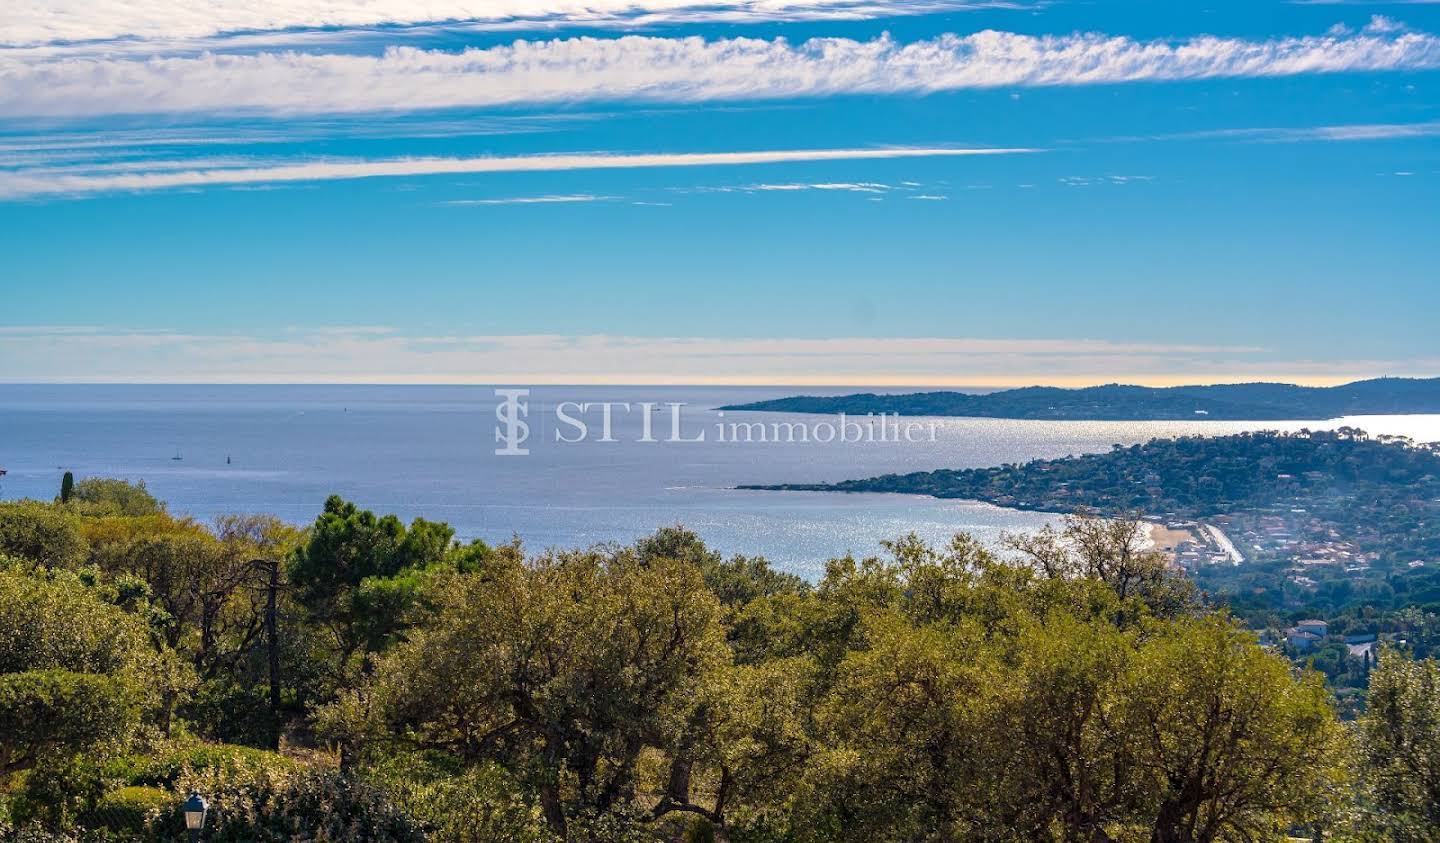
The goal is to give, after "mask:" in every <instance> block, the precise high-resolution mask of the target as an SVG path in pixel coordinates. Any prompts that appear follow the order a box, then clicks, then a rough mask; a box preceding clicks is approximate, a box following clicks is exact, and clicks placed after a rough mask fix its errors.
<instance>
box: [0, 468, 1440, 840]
mask: <svg viewBox="0 0 1440 843" xmlns="http://www.w3.org/2000/svg"><path fill="white" fill-rule="evenodd" d="M1357 472H1358V475H1363V474H1364V469H1363V468H1361V469H1357ZM1358 475H1357V476H1358ZM1207 476H1210V477H1214V478H1217V480H1218V482H1220V484H1221V487H1220V488H1221V491H1222V492H1224V490H1225V489H1227V488H1228V486H1227V485H1226V482H1227V481H1226V480H1225V475H1224V473H1223V472H1221V473H1212V474H1210V475H1207ZM79 485H80V484H77V496H78V488H79ZM1204 485H1205V488H1207V489H1211V491H1213V486H1214V484H1211V483H1206V484H1204ZM1198 488H1199V487H1198V486H1197V489H1198ZM1197 494H1201V493H1200V492H1198V491H1197ZM1204 494H1206V495H1208V494H1209V492H1205V493H1204ZM116 497H118V495H117V494H112V495H110V497H109V498H107V500H109V499H113V498H116ZM92 503H93V502H92ZM85 506H88V504H87V505H81V504H80V503H79V502H77V501H72V503H71V504H70V505H67V506H60V505H54V506H50V505H42V504H35V503H23V504H13V505H12V504H7V505H0V524H8V525H9V527H8V528H7V529H9V532H8V533H7V532H4V531H3V530H0V536H10V537H17V536H18V537H20V538H19V539H16V541H15V543H16V544H17V545H25V546H26V547H28V548H29V549H30V550H29V552H27V553H26V556H25V557H24V558H23V559H21V558H19V553H18V552H17V551H15V550H13V549H9V548H8V546H6V549H5V550H4V552H5V553H10V554H13V555H14V556H15V557H16V558H13V559H12V558H9V557H0V754H3V757H0V761H3V763H4V764H5V765H6V770H7V771H8V782H5V783H4V784H5V787H4V788H0V791H8V792H5V793H3V794H0V817H4V818H5V819H4V821H5V822H9V823H12V825H11V826H7V827H5V828H4V829H3V830H0V839H5V840H8V839H18V838H21V837H24V835H31V837H32V838H33V839H36V840H42V839H45V838H44V837H43V835H44V834H58V835H69V838H67V839H79V838H80V837H85V836H87V835H88V838H89V839H96V840H99V839H102V838H105V837H107V836H108V837H109V838H110V839H150V840H161V841H164V840H176V841H178V840H182V839H184V832H183V829H182V827H181V819H180V816H179V813H178V810H179V805H180V803H181V802H182V801H183V798H184V797H185V796H186V795H188V794H189V793H190V792H191V791H192V790H194V791H196V792H199V793H201V794H202V795H204V796H206V798H207V799H209V800H210V803H211V805H212V813H211V816H210V826H209V830H208V831H207V836H206V839H208V840H230V841H241V840H245V841H251V840H257V841H263V840H275V841H280V840H293V839H308V840H314V841H339V840H375V841H391V840H420V839H429V840H435V841H455V842H456V843H470V841H475V843H480V841H486V842H487V843H488V841H513V842H514V843H562V841H576V843H582V841H583V843H602V841H603V843H629V841H634V842H635V843H655V841H660V840H671V841H673V840H687V841H707V840H714V839H722V840H729V841H732V843H742V842H743V843H781V842H782V841H783V842H784V843H811V841H813V843H820V841H826V843H828V841H864V843H871V841H897V843H898V841H910V840H918V841H924V840H930V841H937V843H938V841H958V840H977V841H1010V840H1022V839H1023V840H1035V841H1056V843H1059V841H1066V843H1070V841H1079V840H1086V841H1100V840H1108V841H1116V843H1119V842H1120V841H1127V842H1128V841H1140V840H1151V841H1155V843H1159V841H1165V843H1171V841H1186V843H1191V842H1192V841H1193V843H1200V841H1207V843H1209V841H1220V840H1267V839H1278V837H1279V836H1281V835H1283V834H1287V833H1298V832H1301V831H1303V832H1306V833H1319V832H1321V831H1325V832H1326V833H1329V832H1331V831H1338V830H1340V829H1341V824H1340V823H1339V821H1338V819H1337V816H1338V815H1339V814H1343V813H1345V812H1346V811H1348V810H1350V808H1351V807H1352V804H1351V802H1350V801H1349V793H1350V792H1351V791H1353V790H1355V789H1356V786H1354V785H1352V784H1351V783H1350V779H1349V778H1348V777H1347V775H1346V771H1345V767H1346V765H1345V763H1344V761H1345V758H1346V754H1347V752H1349V751H1350V747H1349V744H1348V742H1347V740H1346V735H1345V732H1344V730H1343V729H1342V727H1341V725H1340V724H1339V722H1338V720H1337V718H1336V715H1335V712H1334V710H1333V709H1332V707H1331V702H1330V700H1329V699H1328V696H1327V693H1326V691H1325V688H1324V685H1323V683H1322V680H1321V676H1320V674H1319V673H1316V672H1309V673H1301V672H1298V671H1296V670H1294V669H1292V667H1291V665H1289V664H1288V663H1287V662H1286V661H1285V660H1284V659H1283V658H1281V657H1279V656H1277V655H1274V654H1271V653H1268V652H1266V651H1264V650H1263V649H1261V648H1260V647H1259V646H1258V645H1257V643H1256V642H1255V641H1254V640H1253V639H1252V638H1251V637H1250V635H1249V634H1248V633H1246V632H1243V631H1241V630H1239V629H1238V628H1237V627H1236V626H1235V625H1234V624H1233V623H1232V622H1231V621H1230V620H1229V619H1228V618H1227V617H1225V616H1224V615H1223V614H1221V613H1217V612H1215V611H1214V610H1213V609H1210V608H1207V607H1206V606H1205V605H1204V604H1203V603H1202V602H1201V601H1200V598H1199V597H1198V595H1197V593H1196V592H1195V590H1194V589H1193V588H1191V587H1190V586H1189V584H1188V583H1187V582H1186V581H1185V580H1184V579H1183V578H1182V577H1181V576H1179V575H1178V574H1177V573H1176V572H1175V571H1173V570H1171V569H1170V568H1169V567H1168V566H1167V565H1166V563H1165V561H1164V560H1163V559H1162V558H1161V557H1159V556H1158V555H1156V554H1154V553H1152V552H1149V551H1147V550H1145V549H1144V548H1143V546H1142V545H1141V543H1140V541H1139V539H1140V535H1139V533H1138V532H1137V530H1136V528H1135V525H1133V524H1127V523H1118V522H1107V521H1098V520H1094V519H1089V518H1076V519H1071V520H1070V521H1068V522H1067V524H1066V525H1065V527H1064V529H1063V530H1061V531H1059V532H1054V531H1051V532H1045V533H1041V534H1040V535H1037V536H1031V537H1028V538H1023V539H1016V540H1014V541H1013V542H1011V543H1010V544H1009V545H1008V546H1007V548H1004V549H999V550H997V549H992V548H987V547H984V546H982V545H981V544H980V543H979V542H978V541H976V540H975V539H973V538H971V537H968V536H957V537H956V538H955V540H954V541H953V542H951V543H950V544H949V545H947V546H944V547H932V546H929V545H927V544H926V543H924V542H921V541H920V540H918V539H917V538H915V537H914V536H910V537H905V538H902V539H899V540H897V541H894V542H890V543H888V544H887V546H886V552H885V554H884V555H882V556H878V557H867V558H858V559H857V558H852V557H846V558H842V559H835V560H831V561H830V562H829V563H828V564H827V565H826V568H825V575H824V577H823V578H822V579H821V580H820V581H819V582H818V583H816V584H815V585H813V586H812V585H810V584H808V583H805V582H803V581H801V580H799V579H798V578H796V577H794V576H792V575H789V574H785V573H782V572H778V571H775V570H772V569H771V568H770V567H769V565H768V564H766V563H765V561H764V560H761V559H748V558H744V557H735V558H731V559H726V558H724V557H722V556H721V555H720V554H718V553H716V552H714V551H712V550H710V549H709V548H707V547H706V546H705V545H704V543H703V542H702V541H701V540H700V538H699V537H698V536H696V535H695V534H694V533H692V532H689V531H687V530H684V529H683V528H678V527H676V528H668V529H664V530H660V531H658V532H657V533H655V534H653V535H651V536H649V537H647V538H645V539H642V540H641V541H639V542H637V543H636V544H635V545H634V546H631V547H618V546H608V545H607V546H600V547H596V548H592V549H590V550H577V551H566V552H558V551H557V552H549V553H545V554H541V555H539V556H534V557H527V556H526V555H525V554H524V553H523V552H522V550H521V547H520V545H519V544H518V541H517V542H516V543H513V544H510V545H506V546H501V547H496V548H491V547H489V546H488V545H485V544H483V543H479V542H475V543H471V544H469V545H460V544H457V543H455V542H454V540H453V534H452V532H451V531H450V529H449V527H447V526H446V525H444V524H438V523H433V522H427V521H424V520H423V519H417V520H416V521H414V522H412V523H411V524H410V525H409V526H408V527H407V526H406V525H404V524H402V523H401V522H400V521H399V519H397V518H394V517H393V516H385V517H377V516H376V515H374V514H373V513H369V512H364V511H362V510H359V509H358V508H357V507H355V506H354V505H353V504H349V503H347V502H345V501H343V500H341V499H339V498H332V499H330V500H329V501H328V502H327V504H326V510H325V512H324V513H322V514H321V516H320V517H319V518H318V519H317V521H316V523H315V525H314V526H313V527H312V528H311V529H310V530H308V531H307V532H305V533H303V534H300V533H299V531H296V530H293V529H290V528H287V527H285V526H284V525H283V524H280V523H279V522H277V521H275V520H274V519H266V518H240V517H232V518H227V519H221V520H220V521H218V522H217V523H216V524H215V526H214V527H213V528H207V527H205V526H202V525H200V524H197V523H195V522H192V521H189V520H186V519H183V518H174V517H171V516H169V515H167V514H165V513H164V512H163V510H160V509H157V508H146V507H138V508H128V509H127V508H126V507H122V506H120V505H116V506H108V505H107V506H106V507H98V508H96V509H93V510H87V509H86V508H85ZM7 518H8V521H7V520H6V519H7ZM17 525H19V526H17ZM37 525H38V526H37ZM56 525H60V529H58V530H56V529H51V528H52V527H55V526H56ZM42 528H43V529H42ZM67 531H68V532H67ZM67 535H69V536H70V537H71V538H73V539H75V541H74V542H72V544H74V547H72V549H71V550H70V551H67V552H66V553H68V554H69V559H70V561H69V562H68V563H67V564H68V565H69V566H70V567H71V568H72V570H66V569H65V568H64V567H46V566H44V565H41V564H38V563H37V562H36V561H35V559H34V555H33V554H37V553H38V554H39V555H41V556H42V557H46V558H55V555H54V554H52V553H50V550H49V548H48V547H47V546H46V544H45V542H46V541H48V539H37V537H38V536H58V537H59V538H58V539H57V541H60V542H61V543H62V544H63V543H64V542H66V541H69V539H66V538H65V536H67ZM37 542H38V544H37ZM75 548H79V557H77V556H76V551H75ZM61 556H62V557H63V556H65V554H64V553H62V554H61ZM87 557H88V561H89V565H87V566H83V567H78V566H80V564H81V562H80V561H77V560H83V558H87ZM1397 593H1398V592H1397ZM1437 617H1440V616H1437V615H1436V614H1435V613H1434V612H1426V611H1420V610H1418V609H1417V610H1415V611H1414V612H1411V613H1410V614H1408V615H1407V616H1406V619H1405V620H1404V626H1403V630H1405V632H1406V634H1407V635H1410V636H1411V637H1412V638H1413V639H1414V641H1415V643H1416V644H1417V646H1422V647H1429V646H1432V644H1433V643H1434V642H1432V641H1431V639H1434V640H1435V641H1440V620H1436V618H1437ZM1276 620H1277V621H1279V622H1284V623H1288V622H1291V621H1293V620H1294V617H1291V616H1278V617H1277V618H1276ZM1391 622H1394V623H1397V624H1398V623H1399V621H1397V620H1393V619H1385V618H1382V617H1380V616H1378V615H1374V614H1370V615H1365V614H1359V613H1357V614H1356V615H1354V616H1351V617H1347V618H1346V619H1344V620H1343V621H1340V622H1337V623H1336V625H1335V627H1334V630H1333V631H1334V632H1336V633H1337V634H1349V633H1350V632H1353V631H1356V630H1363V631H1366V632H1373V631H1377V628H1378V626H1379V625H1380V624H1382V623H1391ZM1395 629H1396V630H1397V631H1398V630H1400V629H1402V627H1400V626H1396V627H1395ZM1347 659H1348V657H1347V656H1345V655H1344V654H1343V653H1342V648H1341V647H1340V645H1339V644H1337V643H1334V642H1332V643H1331V645H1330V646H1328V647H1325V648H1322V649H1320V650H1319V651H1318V652H1317V653H1316V654H1315V665H1316V666H1317V667H1318V668H1320V669H1322V670H1326V671H1331V672H1332V673H1333V672H1334V671H1342V672H1343V675H1346V676H1349V675H1352V674H1353V673H1354V668H1353V665H1351V664H1350V663H1349V661H1348V660H1347ZM1374 673H1375V679H1374V680H1373V681H1374V684H1373V686H1372V696H1371V707H1370V711H1369V712H1368V713H1367V714H1366V716H1365V717H1366V719H1365V720H1364V721H1362V723H1361V726H1360V729H1359V733H1360V736H1361V746H1362V748H1363V753H1362V754H1361V760H1360V761H1359V762H1358V766H1359V770H1358V772H1357V780H1358V781H1362V782H1365V784H1364V785H1363V786H1362V788H1361V789H1362V792H1363V796H1364V798H1363V799H1362V800H1361V801H1360V802H1359V803H1357V805H1358V807H1357V810H1356V811H1355V812H1354V813H1356V814H1357V816H1358V818H1359V821H1358V824H1356V825H1355V827H1354V828H1353V829H1351V830H1352V831H1353V832H1354V833H1355V834H1356V835H1358V836H1360V837H1362V838H1364V837H1365V836H1366V835H1369V836H1370V838H1373V839H1377V840H1379V839H1389V840H1427V839H1431V838H1429V837H1427V836H1426V835H1427V834H1429V833H1430V832H1429V831H1428V830H1429V829H1431V828H1433V827H1435V825H1436V823H1437V814H1436V808H1435V801H1434V799H1433V794H1434V793H1435V792H1440V784H1437V783H1436V782H1434V781H1431V779H1432V778H1436V776H1435V775H1432V774H1433V773H1434V772H1435V770H1440V749H1437V747H1440V727H1437V725H1436V724H1437V723H1440V702H1436V700H1437V699H1440V668H1436V667H1435V665H1434V663H1433V662H1419V663H1412V662H1409V661H1407V660H1405V659H1404V658H1402V657H1400V656H1398V655H1394V654H1390V655H1386V656H1385V657H1384V659H1383V660H1382V662H1381V664H1380V667H1378V668H1376V670H1375V671H1374ZM1334 675H1340V674H1339V673H1335V674H1334ZM1361 675H1363V673H1362V674H1361ZM1352 704H1353V703H1352ZM162 736H166V737H162ZM197 736H199V737H202V738H204V737H211V738H213V737H220V738H223V739H225V740H227V741H239V742H246V743H255V744H262V743H263V744H264V745H267V746H269V745H272V743H271V742H272V741H276V738H277V736H278V737H279V738H280V739H279V740H278V741H276V742H275V744H274V745H277V746H283V747H285V751H286V754H283V755H282V754H279V753H275V752H268V751H262V750H259V749H253V748H249V747H244V746H234V745H227V744H208V743H202V742H197V740H196V737H197ZM336 748H338V749H339V750H340V753H339V755H340V767H341V769H340V770H336V769H334V763H335V760H336V759H335V754H334V750H335V749H336ZM1431 768H1434V769H1433V770H1432V769H1431ZM0 778H3V776H0ZM16 825H18V828H17V827H16ZM57 839H58V838H57Z"/></svg>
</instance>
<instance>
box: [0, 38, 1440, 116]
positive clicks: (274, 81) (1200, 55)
mask: <svg viewBox="0 0 1440 843" xmlns="http://www.w3.org/2000/svg"><path fill="white" fill-rule="evenodd" d="M1437 67H1440V37H1436V36H1435V35H1431V34H1428V33H1422V32H1399V33H1376V32H1366V33H1360V34H1346V35H1339V34H1327V35H1320V36H1308V37H1289V38H1276V39H1270V40H1263V41H1252V40H1245V39H1236V38H1218V37H1211V36H1202V37H1198V38H1192V39H1188V40H1183V41H1173V42H1172V41H1138V40H1135V39H1132V38H1128V37H1124V36H1108V35H1098V34H1087V33H1076V34H1071V35H1060V36H1032V35H1020V34H1016V33H1009V32H996V31H984V32H978V33H975V34H972V35H963V36H962V35H955V34H946V35H942V36H939V37H937V38H934V39H929V40H923V41H916V42H913V43H908V44H904V43H900V42H898V41H896V40H894V39H893V38H891V37H889V36H884V37H880V38H876V39H874V40H870V41H854V40H850V39H844V38H817V39H812V40H809V41H805V42H803V43H791V42H790V41H787V40H786V39H783V38H777V39H774V40H762V39H754V38H733V39H723V40H715V41H707V40H705V39H702V38H698V37H687V38H656V37H642V36H627V37H622V38H570V39H561V40H551V41H517V42H515V43H514V44H509V45H504V46H497V47H491V48H488V49H467V50H463V51H459V52H445V51H439V50H422V49H415V48H410V47H395V48H391V49H389V50H387V51H386V52H384V53H383V54H381V55H353V54H308V53H299V52H266V53H257V54H251V55H232V54H203V55H198V56H187V57H156V58H150V59H146V60H135V59H124V58H121V59H111V58H63V59H57V60H54V61H42V62H25V61H16V60H13V59H12V60H6V59H3V58H0V113H4V114H7V115H10V116H12V117H24V116H87V115H88V116H94V115H104V114H117V113H167V112H169V113H176V112H205V113H210V112H227V113H228V112H254V113H280V114H303V113H345V112H364V111H385V110H403V111H414V110H422V109H436V108H446V107H457V106H471V107H478V106H495V105H506V104H517V103H555V102H575V101H605V100H617V101H619V100H625V101H636V100H642V101H669V102H699V101H710V100H746V99H779V98H794V97H819V96H831V95H837V94H884V93H891V94H894V93H929V92H936V91H947V90H957V89H965V88H988V87H1001V86H1055V85H1093V84H1110V83H1121V82H1137V81H1167V80H1172V81H1173V80H1187V79H1213V78H1227V77H1263V76H1290V75H1299V74H1314V73H1339V72H1347V71H1411V70H1430V69H1434V68H1437Z"/></svg>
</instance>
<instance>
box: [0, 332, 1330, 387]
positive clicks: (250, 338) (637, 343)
mask: <svg viewBox="0 0 1440 843" xmlns="http://www.w3.org/2000/svg"><path fill="white" fill-rule="evenodd" d="M1268 354H1269V352H1267V351H1266V350H1265V349H1263V348H1258V347H1250V346H1228V345H1210V344H1187V343H1173V344H1170V343H1143V342H1113V341H1106V340H1094V339H1063V338H1062V339H994V338H936V337H918V338H911V337H886V338H877V337H837V338H833V339H804V338H787V337H777V338H729V337H684V336H659V337H638V336H616V335H587V336H561V335H440V336H428V335H411V334H405V333H402V332H398V331H392V330H388V329H384V328H374V327H363V326H362V327H356V328H346V327H338V328H317V329H309V330H307V329H304V328H292V329H290V330H287V331H284V332H282V333H281V334H280V335H278V336H255V335H249V334H183V333H170V332H165V331H153V330H126V329H117V328H103V327H91V328H83V327H81V328H76V327H61V328H47V327H45V326H37V327H31V328H25V329H22V330H15V329H12V330H10V331H0V371H5V372H6V373H7V378H9V379H13V380H30V381H70V380H84V381H117V380H118V381H201V382H236V381H242V382H277V381H278V382H286V381H290V382H347V381H381V382H383V381H398V382H455V383H462V382H470V383H498V382H509V383H515V382H520V383H596V382H610V383H614V382H624V383H715V382H731V383H767V382H771V383H773V382H779V383H804V382H813V383H823V382H832V383H862V382H863V383H886V382H891V383H947V382H950V383H977V382H984V381H985V380H987V379H988V380H995V379H999V380H1001V381H1002V382H1014V380H1013V379H1016V378H1019V379H1021V380H1029V379H1035V380H1037V381H1045V382H1057V381H1061V382H1063V381H1065V380H1068V379H1071V378H1079V379H1082V380H1083V379H1087V378H1088V379H1094V378H1097V377H1104V376H1106V375H1110V374H1113V373H1118V372H1141V371H1151V372H1166V373H1183V372H1193V371H1199V370H1202V369H1204V368H1205V367H1208V366H1213V365H1220V364H1225V365H1234V366H1241V367H1243V366H1245V365H1248V364H1249V362H1254V361H1257V360H1259V359H1261V357H1264V356H1265V355H1268ZM1266 359H1268V358H1266ZM1247 361H1248V362H1247ZM1332 365H1333V364H1332ZM975 378H980V379H981V380H980V381H977V380H975ZM1007 378H1008V379H1012V380H1009V381H1005V379H1007Z"/></svg>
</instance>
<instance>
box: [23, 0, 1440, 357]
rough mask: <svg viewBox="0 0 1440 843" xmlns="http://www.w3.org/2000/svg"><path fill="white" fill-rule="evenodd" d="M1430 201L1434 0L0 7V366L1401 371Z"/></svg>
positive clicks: (1430, 233)
mask: <svg viewBox="0 0 1440 843" xmlns="http://www.w3.org/2000/svg"><path fill="white" fill-rule="evenodd" d="M416 9H423V13H422V12H417V11H416ZM431 18H437V19H438V20H436V19H431ZM1437 229H1440V3H1432V2H1409V3H1362V2H1309V3H1302V2H1291V3H1281V2H1268V0H1250V2H1216V3H1207V4H1203V8H1202V4H1190V3H1183V4H1182V3H1157V2H1144V3H1141V2H1133V3H1131V2H1106V1H1105V0H1096V2H1083V3H1082V2H1065V1H1064V0H1056V2H1048V3H1047V2H1022V0H1015V2H1003V3H1002V2H995V3H989V2H973V3H965V2H958V0H957V1H956V2H951V0H925V2H900V0H864V2H855V1H854V0H805V2H797V1H796V0H765V2H741V3H726V2H720V3H712V4H707V5H705V6H688V5H687V4H686V3H685V2H684V0H637V2H634V3H631V2H628V0H626V2H620V0H433V2H429V3H424V4H421V3H411V2H402V0H327V1H326V2H320V0H257V2H254V3H247V4H234V3H223V2H219V0H180V1H179V2H170V0H167V2H163V3H162V2H160V1H159V0H138V2H128V0H127V2H121V0H83V2H82V0H21V2H19V3H18V4H7V7H6V9H5V10H4V11H0V292H3V300H0V381H72V380H82V381H83V380H95V381H116V380H118V381H257V382H269V381H399V382H412V381H413V382H437V381H438V382H487V383H488V382H510V383H554V382H591V381H601V382H628V383H637V382H656V383H702V382H703V383H795V384H856V385H864V384H875V385H893V384H917V385H923V384H959V385H964V384H974V385H1006V384H1023V383H1057V384H1082V383H1095V382H1102V381H1113V380H1122V381H1130V382H1147V383H1157V384H1158V383H1176V382H1198V381H1207V380H1255V379H1285V380H1303V381H1308V382H1338V381H1344V380H1349V379H1354V378H1358V377H1366V376H1374V375H1383V374H1395V375H1437V374H1440V331H1436V330H1435V328H1434V321H1435V317H1436V315H1437V314H1440V271H1437V267H1440V236H1437V233H1440V232H1437Z"/></svg>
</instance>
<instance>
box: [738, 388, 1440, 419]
mask: <svg viewBox="0 0 1440 843" xmlns="http://www.w3.org/2000/svg"><path fill="white" fill-rule="evenodd" d="M720 409H722V410H764V411H770V412H785V413H847V414H849V415H853V416H863V415H865V414H866V413H875V414H877V415H878V414H880V413H896V414H899V415H902V416H974V417H982V418H1000V419H1109V420H1126V421H1135V420H1182V421H1184V420H1194V419H1231V420H1239V421H1263V420H1274V419H1333V418H1339V417H1341V416H1355V415H1378V414H1386V413H1436V412H1440V378H1430V379H1413V378H1377V379H1375V380H1368V381H1356V382H1355V383H1349V384H1344V385H1342V386H1333V387H1313V386H1295V385H1293V384H1284V383H1241V384H1216V385H1212V386H1174V387H1148V386H1126V385H1123V384H1107V385H1105V386H1092V387H1085V388H1083V389H1061V388H1059V387H1048V386H1031V387H1024V388H1022V389H1007V390H1003V391H1000V392H990V393H981V394H971V393H966V392H915V393H908V394H900V395H877V394H875V393H862V394H857V395H836V396H812V395H801V396H795V397H792V398H776V399H772V400H768V401H756V402H753V403H749V404H735V405H731V406H728V407H721V408H720Z"/></svg>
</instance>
